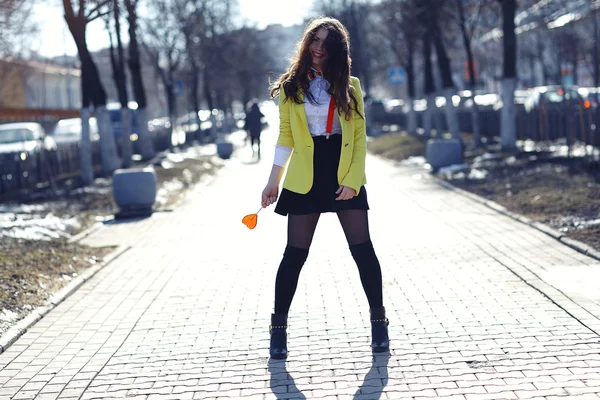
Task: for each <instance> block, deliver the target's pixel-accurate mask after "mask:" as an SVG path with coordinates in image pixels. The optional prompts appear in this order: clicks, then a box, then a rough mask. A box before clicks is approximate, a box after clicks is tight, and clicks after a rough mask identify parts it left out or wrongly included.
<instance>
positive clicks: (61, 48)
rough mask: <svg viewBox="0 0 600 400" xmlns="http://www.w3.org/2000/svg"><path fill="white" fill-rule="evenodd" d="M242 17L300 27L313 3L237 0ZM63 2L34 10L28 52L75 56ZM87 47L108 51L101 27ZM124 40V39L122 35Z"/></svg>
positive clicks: (91, 31)
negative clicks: (36, 32)
mask: <svg viewBox="0 0 600 400" xmlns="http://www.w3.org/2000/svg"><path fill="white" fill-rule="evenodd" d="M237 1H238V4H239V10H240V14H241V17H242V18H243V19H244V20H245V21H247V22H248V23H249V24H253V25H254V24H256V25H257V27H258V28H259V29H262V28H264V27H265V26H267V25H269V24H275V23H280V24H282V25H284V26H289V25H294V24H299V23H302V21H303V19H304V18H305V17H307V16H309V15H310V12H311V8H312V3H313V0H237ZM63 14H64V10H63V8H62V1H60V0H47V1H45V2H40V3H39V4H38V5H36V7H35V8H34V15H33V19H34V21H36V23H38V25H39V27H40V31H41V32H40V35H39V36H38V37H35V38H33V39H32V40H31V48H32V50H34V51H37V52H38V53H39V54H40V55H42V56H44V57H55V56H60V55H63V54H67V55H76V54H77V49H76V47H75V43H74V42H73V39H72V37H71V33H70V32H69V30H68V28H67V25H66V24H65V22H64V18H63ZM87 37H88V47H89V49H90V51H96V50H99V49H102V48H106V47H108V35H107V33H106V31H105V30H104V23H103V22H102V21H100V20H96V21H93V22H91V23H90V24H89V25H88V30H87ZM125 37H126V35H125Z"/></svg>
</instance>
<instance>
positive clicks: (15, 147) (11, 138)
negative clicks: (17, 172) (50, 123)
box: [0, 122, 56, 160]
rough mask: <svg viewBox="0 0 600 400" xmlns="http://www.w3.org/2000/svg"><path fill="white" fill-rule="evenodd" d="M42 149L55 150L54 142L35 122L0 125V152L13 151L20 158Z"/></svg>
mask: <svg viewBox="0 0 600 400" xmlns="http://www.w3.org/2000/svg"><path fill="white" fill-rule="evenodd" d="M42 151H56V142H55V141H54V139H52V137H50V136H48V135H46V131H44V128H43V127H42V126H41V125H40V124H38V123H35V122H17V123H12V124H3V125H0V154H9V153H15V154H16V155H18V156H19V157H20V158H21V160H26V159H27V158H28V157H30V156H32V155H34V154H37V153H39V152H42Z"/></svg>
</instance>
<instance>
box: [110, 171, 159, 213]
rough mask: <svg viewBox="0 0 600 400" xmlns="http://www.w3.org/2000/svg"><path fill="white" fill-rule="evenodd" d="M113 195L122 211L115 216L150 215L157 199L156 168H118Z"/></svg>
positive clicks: (114, 177)
mask: <svg viewBox="0 0 600 400" xmlns="http://www.w3.org/2000/svg"><path fill="white" fill-rule="evenodd" d="M112 189H113V197H114V200H115V203H116V204H117V206H119V209H120V212H119V213H118V214H117V215H115V218H133V217H141V216H149V215H151V214H152V211H153V210H152V207H153V206H154V202H155V201H156V192H157V179H156V172H155V171H154V168H152V167H148V168H140V169H135V168H134V169H118V170H116V171H115V173H114V174H113V179H112Z"/></svg>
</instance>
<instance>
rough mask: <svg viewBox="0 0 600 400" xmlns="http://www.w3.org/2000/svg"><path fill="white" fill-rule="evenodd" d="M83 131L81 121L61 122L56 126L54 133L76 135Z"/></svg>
mask: <svg viewBox="0 0 600 400" xmlns="http://www.w3.org/2000/svg"><path fill="white" fill-rule="evenodd" d="M79 133H81V122H69V123H59V124H58V125H57V126H56V128H54V135H57V136H61V135H76V134H79Z"/></svg>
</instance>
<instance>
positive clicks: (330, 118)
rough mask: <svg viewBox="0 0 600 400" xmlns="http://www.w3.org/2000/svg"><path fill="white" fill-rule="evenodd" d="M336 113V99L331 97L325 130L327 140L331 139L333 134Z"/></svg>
mask: <svg viewBox="0 0 600 400" xmlns="http://www.w3.org/2000/svg"><path fill="white" fill-rule="evenodd" d="M334 112H335V98H334V97H333V96H331V98H330V99H329V112H328V113H327V127H326V128H325V132H326V133H327V139H329V134H330V133H331V129H332V128H333V114H334Z"/></svg>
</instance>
